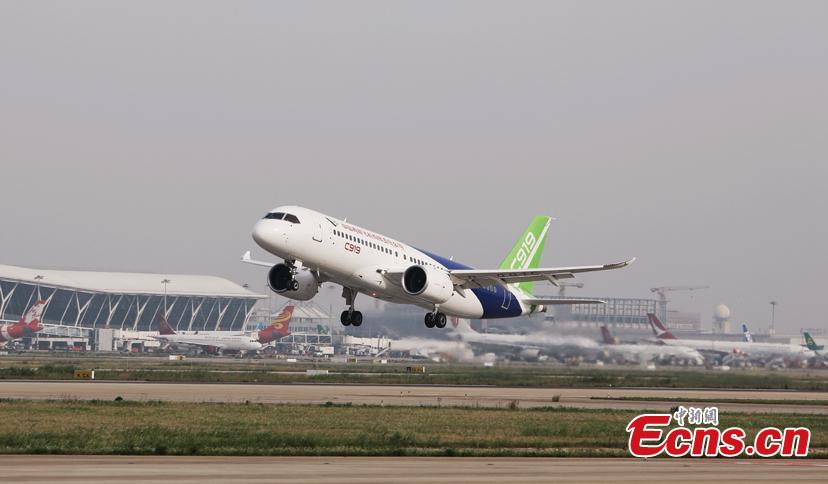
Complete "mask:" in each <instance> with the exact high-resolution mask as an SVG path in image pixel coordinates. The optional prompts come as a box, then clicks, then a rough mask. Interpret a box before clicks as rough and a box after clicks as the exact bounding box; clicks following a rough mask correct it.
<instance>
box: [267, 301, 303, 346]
mask: <svg viewBox="0 0 828 484" xmlns="http://www.w3.org/2000/svg"><path fill="white" fill-rule="evenodd" d="M293 309H294V307H293V305H290V304H289V305H287V306H285V307H283V308H282V310H281V311H280V312H279V314H277V315H276V317H275V318H273V322H272V323H271V324H270V326H268V327H267V328H265V329H263V330H261V331H259V334H258V336H259V343H262V344H264V343H270V342H271V341H275V340H278V339H281V338H284V337H285V336H288V335H290V319H291V318H292V317H293Z"/></svg>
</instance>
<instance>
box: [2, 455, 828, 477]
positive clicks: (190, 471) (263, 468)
mask: <svg viewBox="0 0 828 484" xmlns="http://www.w3.org/2000/svg"><path fill="white" fill-rule="evenodd" d="M0 469H2V472H0V482H64V483H87V484H88V483H92V482H134V483H141V482H179V483H190V482H191V483H203V482H318V483H386V482H399V483H426V482H429V483H430V482H444V483H452V482H479V483H487V482H491V483H494V482H497V483H500V482H510V483H512V482H555V481H566V482H573V481H576V482H601V483H605V482H607V481H613V482H624V481H626V482H648V481H651V482H661V483H664V482H670V483H676V482H706V483H709V482H727V481H745V482H788V481H798V482H825V475H826V472H828V461H826V460H759V459H752V460H746V459H738V460H725V459H703V460H702V459H696V460H691V459H653V460H648V461H644V460H640V459H632V458H629V459H581V458H563V459H551V458H456V457H455V458H451V457H449V458H431V457H407V458H406V457H163V456H138V457H130V456H29V455H23V456H15V455H7V456H0Z"/></svg>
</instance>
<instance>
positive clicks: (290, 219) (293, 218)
mask: <svg viewBox="0 0 828 484" xmlns="http://www.w3.org/2000/svg"><path fill="white" fill-rule="evenodd" d="M285 220H286V221H288V222H290V223H294V224H298V223H299V219H298V218H297V217H296V215H293V214H292V213H287V214H285Z"/></svg>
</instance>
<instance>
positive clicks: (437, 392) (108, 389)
mask: <svg viewBox="0 0 828 484" xmlns="http://www.w3.org/2000/svg"><path fill="white" fill-rule="evenodd" d="M0 396H2V397H3V398H18V399H78V400H92V399H98V400H112V399H114V398H115V397H118V396H121V397H123V398H124V399H127V400H166V401H182V402H245V401H249V402H252V403H310V404H321V403H325V402H333V403H337V404H345V403H351V404H354V405H362V404H367V405H414V406H427V405H428V406H479V407H504V408H505V407H508V406H509V405H511V404H512V402H516V403H517V405H518V406H519V407H522V408H528V407H538V406H556V405H561V406H569V407H582V408H618V409H635V410H638V409H661V408H665V407H666V408H669V407H670V406H671V405H672V402H669V401H665V402H661V401H659V402H652V401H629V400H595V399H593V397H601V398H606V397H609V398H619V397H658V398H668V399H669V398H683V399H685V398H690V399H700V400H716V399H742V400H751V399H754V400H755V399H761V400H819V401H822V402H824V401H825V400H828V393H822V392H785V391H771V390H748V391H729V390H684V389H673V388H664V389H659V388H634V389H627V388H610V389H593V388H502V387H454V386H395V385H256V384H228V383H147V382H110V381H14V380H4V381H0ZM683 404H684V405H688V404H689V403H687V402H685V403H683ZM710 405H712V404H711V403H700V404H699V406H710ZM717 406H718V407H719V409H720V410H723V411H731V412H774V413H809V414H828V406H826V405H819V404H816V403H815V404H813V405H810V404H805V405H801V404H786V403H778V404H773V405H769V404H767V403H748V402H745V403H718V404H717Z"/></svg>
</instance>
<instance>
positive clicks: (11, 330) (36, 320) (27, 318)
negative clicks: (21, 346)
mask: <svg viewBox="0 0 828 484" xmlns="http://www.w3.org/2000/svg"><path fill="white" fill-rule="evenodd" d="M45 306H46V301H40V300H39V301H37V302H35V303H34V305H33V306H32V307H31V308H29V310H28V311H26V314H24V315H23V317H22V318H20V321H18V322H16V323H14V324H0V343H5V342H7V341H11V340H13V339H19V338H23V337H24V336H31V335H32V334H34V333H36V332H38V331H40V330H41V329H43V325H42V324H40V320H41V318H42V317H43V308H44V307H45Z"/></svg>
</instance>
